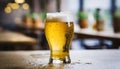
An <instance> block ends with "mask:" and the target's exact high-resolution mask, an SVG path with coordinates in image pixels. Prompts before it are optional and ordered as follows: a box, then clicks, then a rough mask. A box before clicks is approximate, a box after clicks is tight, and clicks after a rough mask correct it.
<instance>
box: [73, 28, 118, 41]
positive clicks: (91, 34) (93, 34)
mask: <svg viewBox="0 0 120 69" xmlns="http://www.w3.org/2000/svg"><path fill="white" fill-rule="evenodd" d="M74 32H75V34H78V35H80V36H81V37H84V38H85V37H86V38H101V39H108V40H120V33H114V32H97V31H92V30H87V29H79V30H75V31H74ZM82 35H83V36H82Z"/></svg>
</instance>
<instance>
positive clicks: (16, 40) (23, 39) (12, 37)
mask: <svg viewBox="0 0 120 69" xmlns="http://www.w3.org/2000/svg"><path fill="white" fill-rule="evenodd" d="M36 42H37V41H36V39H34V38H31V37H28V36H25V35H23V34H21V33H16V32H10V31H0V43H10V44H11V43H13V44H35V43H36Z"/></svg>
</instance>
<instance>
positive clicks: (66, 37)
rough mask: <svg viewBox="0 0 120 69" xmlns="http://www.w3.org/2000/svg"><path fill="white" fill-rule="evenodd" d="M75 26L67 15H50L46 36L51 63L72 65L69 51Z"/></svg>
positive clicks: (46, 25)
mask: <svg viewBox="0 0 120 69" xmlns="http://www.w3.org/2000/svg"><path fill="white" fill-rule="evenodd" d="M73 30H74V24H73V21H72V20H70V17H69V16H68V15H67V14H65V13H64V14H63V13H48V14H47V18H46V23H45V35H46V38H47V41H48V44H49V47H50V60H49V63H70V62H71V60H70V57H69V49H70V43H71V41H72V37H73V32H74V31H73Z"/></svg>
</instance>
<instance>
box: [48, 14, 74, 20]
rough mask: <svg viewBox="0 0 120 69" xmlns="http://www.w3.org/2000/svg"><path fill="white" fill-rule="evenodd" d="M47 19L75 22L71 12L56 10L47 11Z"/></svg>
mask: <svg viewBox="0 0 120 69" xmlns="http://www.w3.org/2000/svg"><path fill="white" fill-rule="evenodd" d="M46 20H47V21H61V22H73V17H72V15H71V14H70V13H64V12H56V13H47V19H46Z"/></svg>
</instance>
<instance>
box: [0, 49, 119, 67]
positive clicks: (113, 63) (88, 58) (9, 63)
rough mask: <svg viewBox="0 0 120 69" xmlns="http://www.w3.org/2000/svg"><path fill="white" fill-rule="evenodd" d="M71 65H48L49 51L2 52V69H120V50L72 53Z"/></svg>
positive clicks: (0, 56) (0, 60)
mask: <svg viewBox="0 0 120 69" xmlns="http://www.w3.org/2000/svg"><path fill="white" fill-rule="evenodd" d="M70 57H71V61H72V62H71V63H70V64H54V65H53V64H48V61H49V51H48V50H47V51H45V50H42V51H41V50H39V51H1V52H0V69H120V50H79V51H78V50H77V51H70Z"/></svg>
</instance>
